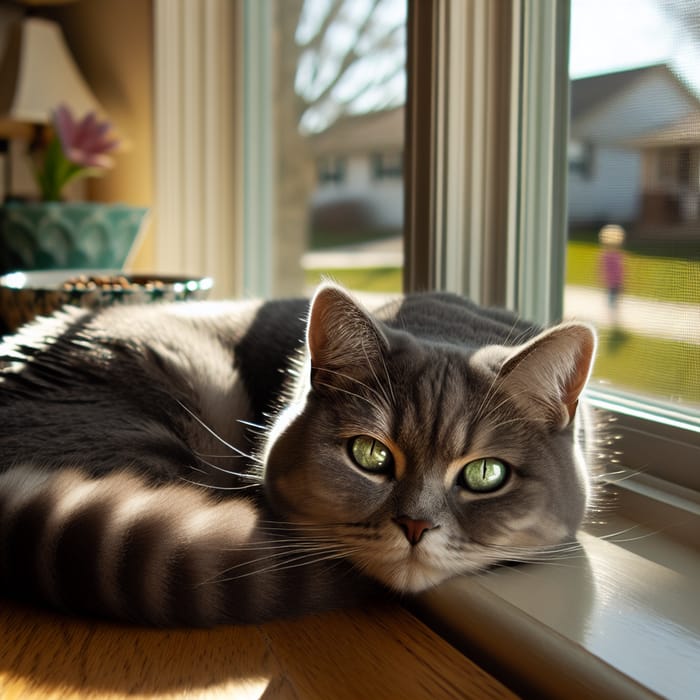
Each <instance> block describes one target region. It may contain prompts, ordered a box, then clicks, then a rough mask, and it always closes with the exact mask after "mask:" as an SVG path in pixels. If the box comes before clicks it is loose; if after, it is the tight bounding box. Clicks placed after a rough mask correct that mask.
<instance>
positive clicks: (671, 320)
mask: <svg viewBox="0 0 700 700" xmlns="http://www.w3.org/2000/svg"><path fill="white" fill-rule="evenodd" d="M402 246H403V243H402V240H401V238H400V237H396V238H389V239H385V240H381V241H372V242H370V243H361V244H358V245H354V246H344V247H338V248H332V249H329V250H321V251H313V252H308V253H306V254H305V255H304V256H303V258H302V266H303V267H304V268H305V269H326V270H333V269H347V268H362V267H401V265H403V247H402ZM618 304H619V307H618V326H619V327H620V328H622V329H624V330H627V331H629V332H630V333H636V334H639V335H645V336H650V337H655V338H667V339H669V340H679V341H683V342H686V343H693V344H695V345H700V304H683V303H677V302H665V301H654V300H653V299H646V298H641V297H631V296H626V295H624V294H623V295H622V296H621V297H620V299H619V301H618ZM564 317H565V318H567V319H577V320H579V321H588V322H589V323H592V324H593V325H594V326H597V327H600V328H604V327H606V326H609V325H610V311H609V309H608V302H607V294H606V292H605V290H603V289H597V288H595V287H579V286H571V285H570V286H567V287H566V288H565V292H564Z"/></svg>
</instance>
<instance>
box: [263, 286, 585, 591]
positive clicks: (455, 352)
mask: <svg viewBox="0 0 700 700" xmlns="http://www.w3.org/2000/svg"><path fill="white" fill-rule="evenodd" d="M435 303H436V304H439V300H436V301H435ZM436 310H439V309H437V308H436ZM594 350H595V336H594V334H593V331H592V330H591V329H590V328H589V327H587V326H585V325H582V324H576V323H569V324H563V325H559V326H556V327H554V328H552V329H550V330H548V331H545V332H543V333H541V334H539V335H537V336H536V337H534V338H533V339H532V340H530V341H529V342H527V343H526V344H524V345H519V346H515V347H512V346H511V347H505V346H500V345H484V346H482V347H479V348H478V349H473V348H472V349H470V348H467V347H463V346H461V345H458V344H454V343H449V342H436V341H428V340H423V339H417V338H415V337H414V336H412V335H410V334H409V333H407V332H404V331H403V330H398V329H397V328H391V327H389V326H388V325H387V324H385V323H383V322H380V321H378V320H376V319H375V318H373V317H372V315H370V314H369V313H368V312H367V311H366V310H365V309H363V308H362V307H361V306H360V305H359V304H358V303H357V302H356V301H355V300H353V298H351V297H350V296H349V295H348V294H347V293H346V292H345V291H344V290H342V289H340V288H338V287H336V286H333V285H326V286H323V287H322V288H321V289H320V290H319V291H318V292H317V294H316V296H315V298H314V299H313V301H312V304H311V310H310V314H309V321H308V329H307V342H306V364H305V365H304V367H303V368H301V369H300V371H299V375H298V377H297V381H296V385H295V386H294V388H293V397H292V400H291V403H290V405H289V407H288V408H287V409H286V410H285V411H283V412H282V413H281V414H280V416H278V418H277V421H276V423H275V425H274V427H273V429H272V431H271V434H270V438H269V442H268V445H267V448H266V451H265V455H264V457H265V463H266V466H265V469H266V473H265V488H266V493H267V496H268V498H269V501H270V503H271V504H272V507H273V508H274V509H275V510H277V511H278V512H279V513H280V514H282V515H284V517H285V518H287V519H289V520H291V521H292V522H295V523H298V524H299V525H300V527H301V529H302V530H304V529H306V530H307V531H308V532H309V533H310V536H313V537H316V538H319V541H325V542H329V541H333V542H335V543H337V546H336V550H335V551H336V552H337V553H338V554H339V555H343V556H346V557H347V558H349V559H350V560H352V561H353V562H354V564H355V565H356V566H357V567H358V568H359V569H361V570H362V571H364V572H365V573H367V574H369V575H371V576H373V577H374V578H376V579H378V580H380V581H382V582H383V583H384V584H385V585H387V586H389V587H392V588H394V589H396V590H400V591H417V590H421V589H423V588H426V587H428V586H430V585H433V584H436V583H439V582H441V581H442V580H444V579H446V578H448V577H450V576H453V575H456V574H460V573H466V572H470V571H474V570H477V569H480V568H483V567H484V566H488V565H489V564H492V563H494V562H497V561H503V560H518V559H529V558H531V557H532V555H533V554H535V553H536V552H538V551H541V550H542V549H546V548H547V547H548V546H551V545H555V544H557V543H561V542H564V541H569V540H571V539H572V538H573V537H574V536H575V532H576V530H577V528H578V526H579V525H580V523H581V520H582V518H583V515H584V512H585V510H586V507H587V502H588V499H589V476H588V474H587V470H586V467H585V464H584V463H583V458H582V455H581V451H580V449H579V448H578V446H577V445H576V440H575V437H574V435H575V428H574V416H575V413H576V407H577V403H578V399H579V395H580V393H581V391H582V389H583V387H584V385H585V383H586V381H587V378H588V375H589V373H590V368H591V363H592V358H593V355H594Z"/></svg>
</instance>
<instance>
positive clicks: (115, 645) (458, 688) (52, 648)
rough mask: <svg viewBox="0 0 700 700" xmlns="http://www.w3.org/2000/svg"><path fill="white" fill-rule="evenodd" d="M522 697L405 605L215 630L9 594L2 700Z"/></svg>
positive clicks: (0, 633)
mask: <svg viewBox="0 0 700 700" xmlns="http://www.w3.org/2000/svg"><path fill="white" fill-rule="evenodd" d="M127 696H128V697H130V698H139V697H152V696H157V697H158V698H161V699H168V698H234V699H237V698H265V699H268V700H269V699H273V698H274V699H277V698H282V699H285V700H286V699H287V698H292V699H297V698H298V699H302V698H303V699H306V698H311V699H315V698H318V699H319V700H320V699H323V700H335V699H336V698H337V699H338V700H344V699H346V698H347V699H348V700H350V699H352V700H355V699H356V698H363V699H364V698H372V699H373V700H374V699H381V698H392V699H393V698H398V699H399V700H410V699H412V698H430V700H440V699H441V698H512V697H514V696H513V695H512V694H511V693H510V692H509V691H508V690H507V689H506V688H505V687H504V686H502V685H501V684H500V683H498V682H497V681H496V680H495V679H493V678H492V677H491V676H489V675H487V674H486V673H485V672H484V671H482V670H481V669H479V668H478V667H477V666H475V665H474V664H473V663H472V662H471V661H469V659H467V658H465V657H464V656H463V655H462V654H460V653H459V652H458V651H456V650H455V649H454V648H453V647H451V646H450V645H449V644H447V643H446V642H445V641H444V640H443V639H441V638H440V637H438V636H437V635H436V634H434V633H433V632H432V631H431V630H430V629H428V628H427V627H426V626H425V625H423V624H422V623H421V622H420V621H418V620H417V619H416V618H414V617H413V616H412V615H411V614H410V613H408V612H407V611H406V610H404V609H403V608H401V607H400V606H391V605H390V606H385V607H381V608H370V609H366V610H352V611H340V612H335V613H330V614H326V615H319V616H315V617H307V618H304V619H300V620H294V621H288V622H277V623H271V624H267V625H259V626H250V627H232V626H231V627H221V628H218V629H214V630H150V629H138V628H133V627H127V626H120V625H114V624H106V623H98V622H90V621H83V620H74V619H70V618H67V617H61V616H58V615H53V614H51V613H45V612H40V611H36V610H32V609H29V608H25V607H22V606H19V605H15V604H14V603H7V602H6V601H3V600H0V699H1V700H25V699H27V700H32V699H34V698H42V699H46V698H56V699H57V700H58V699H61V700H68V699H71V698H122V697H127Z"/></svg>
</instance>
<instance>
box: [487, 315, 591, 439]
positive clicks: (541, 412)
mask: <svg viewBox="0 0 700 700" xmlns="http://www.w3.org/2000/svg"><path fill="white" fill-rule="evenodd" d="M595 349H596V336H595V332H594V331H593V329H592V328H591V327H590V326H587V325H586V324H583V323H562V324H560V325H558V326H555V327H554V328H551V329H549V330H547V331H544V332H543V333H540V334H539V335H538V336H536V337H535V338H533V339H532V340H531V341H530V342H528V343H526V344H525V345H522V346H520V347H519V348H518V349H517V350H516V351H515V352H514V353H513V354H511V355H510V357H508V358H507V359H506V361H505V362H504V363H503V365H502V366H501V369H500V371H499V376H500V377H503V378H504V379H506V380H507V381H505V382H504V388H506V390H507V391H508V392H509V393H511V395H512V397H513V400H514V401H516V402H517V403H519V404H520V405H521V406H523V408H524V409H525V410H527V411H530V412H535V414H536V415H538V417H541V418H543V419H544V420H545V421H547V422H548V423H550V424H552V425H553V426H555V427H556V428H559V429H561V428H564V427H565V426H567V425H568V424H569V423H570V422H571V421H572V420H573V418H574V415H575V413H576V407H577V405H578V400H579V396H580V395H581V392H582V391H583V389H584V387H585V386H586V382H587V381H588V377H589V376H590V373H591V368H592V366H593V358H594V356H595Z"/></svg>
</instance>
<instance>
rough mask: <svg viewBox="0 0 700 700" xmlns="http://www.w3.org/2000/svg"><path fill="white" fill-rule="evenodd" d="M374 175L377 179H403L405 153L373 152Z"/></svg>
mask: <svg viewBox="0 0 700 700" xmlns="http://www.w3.org/2000/svg"><path fill="white" fill-rule="evenodd" d="M372 177H373V178H374V179H375V180H401V178H402V177H403V155H402V154H401V153H373V154H372Z"/></svg>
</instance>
